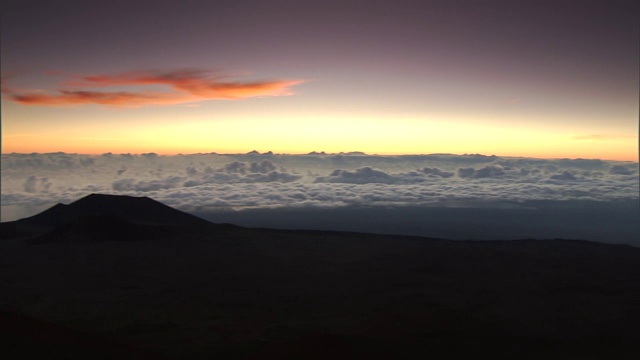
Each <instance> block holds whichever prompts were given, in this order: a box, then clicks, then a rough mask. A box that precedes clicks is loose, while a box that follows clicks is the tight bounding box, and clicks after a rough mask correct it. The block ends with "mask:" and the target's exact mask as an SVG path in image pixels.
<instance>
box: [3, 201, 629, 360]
mask: <svg viewBox="0 0 640 360" xmlns="http://www.w3.org/2000/svg"><path fill="white" fill-rule="evenodd" d="M16 224H19V225H21V228H19V227H16V226H14V227H13V228H6V227H4V225H5V224H3V227H2V229H4V230H3V239H4V238H5V234H10V233H11V231H15V232H14V233H13V235H14V236H13V237H12V240H10V241H0V284H2V286H1V288H2V296H0V354H2V355H3V357H2V358H3V360H4V359H22V358H29V357H42V358H61V357H65V356H66V358H69V359H84V358H87V356H89V357H91V354H92V352H96V354H97V353H100V354H101V355H102V358H104V359H111V358H113V359H119V358H126V356H124V355H130V357H131V358H158V357H156V355H157V354H160V355H161V356H160V357H159V358H162V359H194V360H195V359H342V358H356V359H357V358H363V359H364V358H366V359H459V358H477V357H488V358H492V359H576V360H577V359H602V360H605V359H606V360H612V359H613V360H616V359H635V358H636V357H637V324H638V323H640V301H638V294H640V281H639V279H640V248H637V247H632V246H628V245H612V244H603V243H595V242H589V241H579V240H561V239H555V240H512V241H451V240H444V239H432V238H424V237H411V236H397V235H375V234H367V233H353V232H331V231H300V230H277V229H251V228H241V227H234V226H231V225H218V224H213V223H209V222H206V221H204V220H200V219H199V218H197V217H193V216H191V215H188V214H184V213H182V212H180V211H177V210H174V209H171V208H169V207H167V206H165V205H162V204H160V203H158V202H156V201H153V200H151V199H148V198H132V197H126V196H125V197H122V196H110V195H90V196H87V197H85V198H83V199H80V200H78V201H76V202H74V203H71V204H69V205H57V206H55V207H53V208H51V209H49V210H47V211H45V212H43V213H41V214H38V215H36V216H33V217H31V218H27V219H23V220H20V221H17V222H13V225H16ZM10 225H11V224H10ZM5 230H6V232H5ZM10 230H11V231H10ZM27 230H29V231H36V230H38V231H39V232H35V233H29V234H30V235H29V236H23V235H19V233H20V231H27ZM16 234H18V235H16ZM20 236H21V237H20ZM141 240H142V241H141ZM156 240H159V241H156ZM163 240H169V241H163ZM111 344H113V345H111ZM104 347H112V348H113V349H112V350H113V351H112V352H102V351H100V350H99V349H100V348H104ZM7 354H8V355H7Z"/></svg>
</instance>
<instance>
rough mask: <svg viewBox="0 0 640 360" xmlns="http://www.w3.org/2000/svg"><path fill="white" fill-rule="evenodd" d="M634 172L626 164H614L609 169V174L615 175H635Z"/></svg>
mask: <svg viewBox="0 0 640 360" xmlns="http://www.w3.org/2000/svg"><path fill="white" fill-rule="evenodd" d="M634 173H635V171H634V170H632V169H630V168H628V167H626V166H624V165H613V166H611V168H610V169H609V174H613V175H633V174H634Z"/></svg>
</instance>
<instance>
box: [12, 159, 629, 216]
mask: <svg viewBox="0 0 640 360" xmlns="http://www.w3.org/2000/svg"><path fill="white" fill-rule="evenodd" d="M1 166H2V167H1V174H2V179H1V180H2V189H1V190H2V191H1V206H2V221H11V220H15V219H18V218H21V217H25V216H30V215H33V214H35V213H37V212H39V211H42V210H43V209H46V208H47V207H49V206H51V205H54V204H56V203H70V202H73V201H75V200H77V199H79V198H81V197H83V196H86V195H87V194H89V193H109V194H126V195H134V196H148V197H151V198H153V199H156V200H158V201H161V202H163V203H165V204H167V205H170V206H173V207H175V208H178V209H181V210H184V211H191V212H206V211H220V210H241V209H266V208H322V209H327V208H344V207H367V206H386V207H390V206H391V207H393V206H407V205H409V206H420V205H429V204H431V205H433V204H446V203H452V202H457V203H460V202H467V203H468V202H479V203H485V204H486V203H489V202H501V203H504V202H512V203H521V202H526V201H535V200H552V201H572V200H590V201H604V202H610V201H618V200H629V199H638V194H639V187H640V186H639V180H638V164H637V163H632V162H621V161H604V160H589V159H553V160H549V159H534V158H519V157H498V156H484V155H478V154H474V155H450V154H432V155H405V156H377V155H365V154H361V153H341V154H324V153H311V154H307V155H282V154H273V153H270V152H269V153H264V154H260V153H257V152H251V153H248V154H236V155H226V154H225V155H223V154H215V153H211V154H191V155H176V156H159V155H157V154H154V153H147V154H138V155H132V154H111V153H107V154H102V155H78V154H66V153H48V154H3V155H2V162H1Z"/></svg>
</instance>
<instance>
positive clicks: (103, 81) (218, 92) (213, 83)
mask: <svg viewBox="0 0 640 360" xmlns="http://www.w3.org/2000/svg"><path fill="white" fill-rule="evenodd" d="M300 83H302V81H301V80H262V81H238V80H235V81H233V80H230V79H229V77H228V76H223V75H217V74H212V73H211V72H208V71H205V70H199V69H187V70H169V71H152V70H143V71H130V72H126V73H121V74H115V75H89V76H76V77H74V78H73V80H70V81H67V82H65V83H64V87H62V88H59V89H57V90H56V91H54V92H42V91H34V90H13V89H11V88H9V87H7V86H6V84H3V93H4V95H5V97H6V98H7V99H9V100H11V101H14V102H17V103H19V104H23V105H49V106H56V105H82V104H99V105H109V106H125V107H138V106H146V105H171V104H183V103H192V102H199V101H206V100H222V99H224V100H230V99H246V98H251V97H265V96H283V95H291V94H292V92H291V87H293V86H295V85H298V84H300ZM151 85H161V86H166V87H167V88H168V89H167V91H164V92H159V91H151V90H148V89H145V88H144V87H145V86H146V87H148V86H151ZM115 86H134V87H136V90H135V91H105V90H101V88H104V87H115ZM96 88H98V89H100V90H96Z"/></svg>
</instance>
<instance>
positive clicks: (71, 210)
mask: <svg viewBox="0 0 640 360" xmlns="http://www.w3.org/2000/svg"><path fill="white" fill-rule="evenodd" d="M215 226H216V225H215V224H213V223H211V222H209V221H206V220H204V219H201V218H199V217H197V216H194V215H190V214H187V213H184V212H182V211H179V210H176V209H174V208H172V207H170V206H167V205H164V204H162V203H160V202H158V201H155V200H153V199H150V198H148V197H133V196H124V195H105V194H91V195H88V196H85V197H83V198H81V199H79V200H77V201H75V202H73V203H71V204H68V205H65V204H57V205H55V206H53V207H51V208H49V209H47V210H45V211H43V212H41V213H39V214H37V215H34V216H31V217H28V218H25V219H21V220H17V221H13V222H8V223H2V224H0V234H1V235H2V238H3V239H9V238H19V237H32V238H34V241H35V242H82V241H136V240H151V239H157V238H166V237H169V236H177V235H178V234H181V235H183V234H184V233H192V232H193V230H195V229H202V228H204V229H207V230H209V231H212V230H214V227H215Z"/></svg>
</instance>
